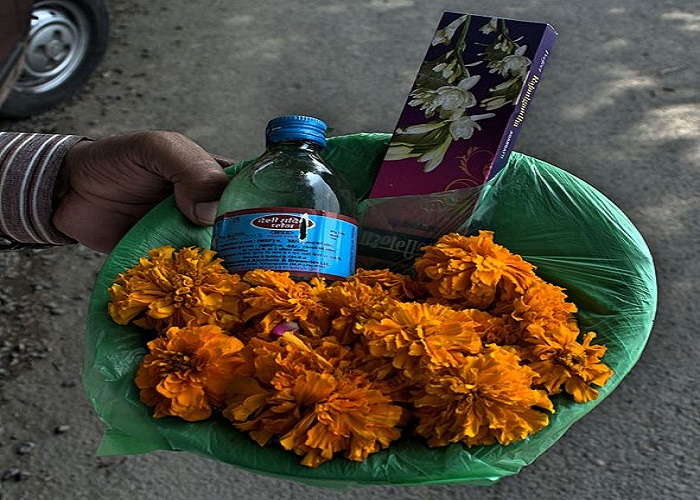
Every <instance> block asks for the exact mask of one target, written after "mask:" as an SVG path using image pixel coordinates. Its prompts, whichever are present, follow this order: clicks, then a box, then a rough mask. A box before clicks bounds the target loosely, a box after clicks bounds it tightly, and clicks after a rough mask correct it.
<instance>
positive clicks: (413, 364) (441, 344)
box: [361, 302, 482, 379]
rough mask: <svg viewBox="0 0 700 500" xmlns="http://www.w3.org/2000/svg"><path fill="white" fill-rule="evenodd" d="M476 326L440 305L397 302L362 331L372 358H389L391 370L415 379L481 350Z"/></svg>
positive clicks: (462, 315)
mask: <svg viewBox="0 0 700 500" xmlns="http://www.w3.org/2000/svg"><path fill="white" fill-rule="evenodd" d="M478 329H479V323H478V322H477V321H474V320H473V319H472V318H471V317H470V316H469V314H467V313H465V312H463V311H455V310H454V309H451V308H449V307H446V306H443V305H440V304H423V303H417V302H413V303H411V302H408V303H406V302H399V303H396V305H395V306H394V307H393V308H392V309H390V310H388V311H387V312H386V314H385V317H384V318H382V319H381V320H377V319H370V320H369V321H368V322H367V323H366V324H364V325H363V326H362V327H361V332H362V335H363V336H364V337H365V341H366V343H367V346H368V347H369V351H370V353H371V354H373V355H374V356H383V357H390V358H392V363H393V365H394V367H396V368H398V369H400V370H402V371H403V373H404V374H405V375H406V376H407V377H408V378H409V379H414V378H418V377H421V376H425V375H426V374H427V372H426V369H430V368H434V367H443V366H452V365H455V364H457V361H456V358H455V354H456V353H462V354H464V353H467V354H473V353H477V352H479V350H480V349H481V347H482V345H481V339H480V337H479V332H478Z"/></svg>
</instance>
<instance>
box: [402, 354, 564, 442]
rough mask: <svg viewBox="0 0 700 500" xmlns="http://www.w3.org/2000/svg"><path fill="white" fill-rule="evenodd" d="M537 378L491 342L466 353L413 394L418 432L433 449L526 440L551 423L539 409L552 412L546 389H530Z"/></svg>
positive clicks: (513, 356) (514, 355)
mask: <svg viewBox="0 0 700 500" xmlns="http://www.w3.org/2000/svg"><path fill="white" fill-rule="evenodd" d="M536 377H537V373H536V372H535V371H534V370H532V369H530V368H529V367H527V366H522V365H521V364H520V358H519V356H518V355H517V354H516V353H515V352H514V351H513V350H512V349H510V348H508V347H499V346H491V347H489V348H488V349H487V350H486V351H484V352H483V353H482V354H479V355H477V356H467V357H465V358H464V360H463V363H462V364H461V365H459V366H456V367H451V368H448V369H446V370H444V371H443V372H442V373H440V376H435V377H432V378H431V379H430V380H428V381H427V383H426V384H425V386H424V387H423V388H422V390H421V391H419V392H418V393H417V394H416V398H415V400H414V407H415V411H414V414H415V415H416V416H417V418H418V425H417V427H416V433H417V434H418V435H420V436H422V437H424V438H426V439H427V441H428V445H429V446H432V447H438V446H446V445H448V444H450V443H459V442H461V443H464V444H465V445H467V446H472V445H483V444H493V443H494V442H496V441H498V442H499V443H501V444H509V443H512V442H515V441H519V440H522V439H525V438H526V437H527V436H529V435H531V434H534V433H535V432H537V431H539V430H540V429H542V428H543V427H544V426H546V425H547V424H548V423H549V417H548V416H547V414H546V413H544V412H542V411H540V410H539V409H538V408H541V409H544V410H549V411H552V412H553V411H554V408H553V406H552V402H551V401H550V400H549V398H548V397H547V393H546V392H545V391H541V390H535V389H533V388H532V384H533V381H534V379H535V378H536Z"/></svg>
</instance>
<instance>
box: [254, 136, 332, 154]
mask: <svg viewBox="0 0 700 500" xmlns="http://www.w3.org/2000/svg"><path fill="white" fill-rule="evenodd" d="M267 149H268V151H272V150H283V149H297V150H299V149H300V150H303V151H308V152H310V153H312V152H313V153H318V152H319V151H321V150H322V149H323V147H322V146H321V145H320V144H319V143H317V142H315V141H308V140H303V139H293V140H285V141H276V142H268V144H267Z"/></svg>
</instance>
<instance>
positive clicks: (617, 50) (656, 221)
mask: <svg viewBox="0 0 700 500" xmlns="http://www.w3.org/2000/svg"><path fill="white" fill-rule="evenodd" d="M509 4H510V5H504V3H500V2H499V3H495V2H492V3H486V4H485V3H483V2H475V1H461V2H448V1H432V2H419V1H412V0H368V1H356V2H341V1H335V0H326V1H305V0H301V1H281V0H267V1H265V2H260V1H256V2H253V1H248V0H244V1H236V2H233V1H223V0H208V1H204V0H152V1H150V2H138V1H136V0H112V2H111V10H112V17H113V32H112V39H111V46H110V49H109V52H108V54H107V56H106V58H105V60H104V63H103V65H102V67H101V69H100V71H99V72H98V73H97V74H96V75H95V76H94V78H93V79H92V81H91V82H90V84H89V85H88V86H87V87H86V89H85V90H84V92H82V93H81V94H80V95H79V96H77V97H76V98H74V99H72V100H71V101H70V102H68V103H66V104H65V105H63V106H61V107H60V108H58V109H56V110H54V111H51V112H49V113H46V114H44V115H41V116H36V117H34V118H32V119H30V120H25V121H20V122H12V123H10V122H0V129H10V130H19V131H29V130H31V131H41V132H59V133H76V134H84V135H88V136H91V137H102V136H105V135H110V134H115V133H121V132H126V131H130V130H138V129H164V130H177V131H180V132H183V133H184V134H186V135H188V136H189V137H191V138H192V139H194V140H196V141H197V142H198V143H199V144H201V145H202V146H203V147H205V148H206V149H208V150H209V151H211V152H213V153H218V154H222V155H226V156H229V157H233V158H241V159H242V158H248V157H252V156H255V155H257V154H258V153H259V152H260V150H261V149H262V146H263V136H262V131H263V129H264V125H265V123H266V122H267V120H268V119H269V118H270V117H273V116H277V115H281V114H285V113H290V112H294V113H309V114H312V115H316V116H322V117H324V118H325V119H326V120H327V121H328V122H329V124H330V125H331V126H332V127H333V128H334V133H336V134H346V133H354V132H364V131H368V132H373V131H378V132H389V131H391V130H392V129H393V127H394V124H395V123H396V120H397V118H398V115H399V112H400V111H401V108H402V106H403V104H404V101H405V98H406V95H407V93H408V91H409V89H410V86H411V84H412V82H413V79H414V77H415V74H416V71H417V70H418V67H419V64H420V62H421V59H422V57H423V55H424V53H425V50H426V48H427V44H428V42H429V41H430V39H431V37H432V33H433V30H434V28H435V26H436V23H437V21H438V19H439V17H440V15H441V12H442V11H443V10H445V9H449V10H457V11H461V12H467V13H474V14H483V15H493V16H502V17H511V18H518V19H528V20H534V21H546V22H549V23H550V24H552V25H553V26H554V27H555V28H556V29H557V30H558V31H559V34H560V36H559V39H558V41H557V43H556V45H555V48H554V50H553V52H552V55H551V57H550V60H549V62H548V66H547V68H546V69H545V73H544V78H543V80H542V83H541V85H540V87H539V90H538V92H537V95H536V96H535V99H534V101H533V103H532V106H531V108H530V111H529V114H528V117H527V119H526V122H525V125H524V128H523V130H522V133H521V135H520V137H519V139H518V143H517V145H516V150H518V151H520V152H523V153H526V154H529V155H532V156H536V157H539V158H542V159H544V160H546V161H548V162H550V163H552V164H554V165H557V166H559V167H561V168H563V169H565V170H567V171H568V172H570V173H572V174H574V175H576V176H578V177H580V178H582V179H583V180H585V181H586V182H588V183H589V184H591V185H593V186H595V187H596V188H598V189H599V190H600V191H602V192H603V193H605V194H606V196H607V197H608V198H610V199H611V200H612V201H614V202H615V203H616V204H617V205H618V206H619V207H620V208H621V209H622V210H623V211H624V212H625V213H626V214H627V215H628V216H629V217H630V219H631V220H632V221H633V222H634V224H635V225H636V227H637V228H638V229H639V230H640V232H641V233H642V235H643V236H644V237H645V239H646V241H647V243H648V245H649V247H650V249H651V251H652V254H653V255H654V259H655V262H656V269H657V277H658V283H659V308H658V313H657V318H656V323H655V327H654V329H653V332H652V335H651V338H650V340H649V342H648V344H647V347H646V349H645V351H644V353H643V355H642V357H641V359H640V361H639V362H638V364H637V365H636V367H635V368H634V369H633V370H632V371H631V373H630V374H629V375H628V376H627V377H626V378H625V380H623V382H622V383H621V384H620V386H619V387H618V388H617V389H616V390H615V391H614V392H613V393H612V394H611V395H610V396H609V397H608V398H607V399H606V400H605V401H603V403H602V404H601V405H600V406H599V407H597V408H596V409H595V410H594V411H592V412H591V413H590V414H588V415H587V416H586V417H585V418H584V419H582V420H581V421H579V422H578V423H577V424H576V425H574V426H573V427H572V429H571V430H570V431H569V432H568V433H567V434H566V435H565V436H564V437H563V438H562V439H561V440H560V441H559V442H558V443H557V444H556V445H555V446H553V447H552V448H551V449H550V450H549V451H547V452H546V453H545V454H544V455H543V456H541V457H540V458H539V459H538V460H537V461H536V462H535V463H534V464H532V465H530V466H528V467H526V468H525V469H523V470H522V471H521V472H520V473H519V474H517V475H515V476H511V477H508V478H505V479H503V480H502V481H500V482H499V483H497V484H495V485H493V486H490V487H470V486H464V485H441V486H416V487H411V488H401V487H394V486H391V487H390V486H385V487H369V488H361V489H347V490H325V489H320V488H315V487H308V486H304V485H301V484H297V483H293V482H288V481H283V480H277V479H272V478H268V477H262V476H258V475H255V474H251V473H248V472H244V471H241V470H238V469H236V468H233V467H231V466H228V465H224V464H221V463H216V462H213V461H209V460H206V459H202V458H199V457H197V456H194V455H191V454H187V453H172V452H157V453H149V454H145V455H139V456H129V457H97V456H96V449H97V446H98V444H99V442H100V438H101V432H102V427H101V423H100V422H99V420H98V418H97V417H96V416H95V413H94V411H93V410H92V408H91V406H90V405H89V403H88V401H87V398H86V397H85V396H84V394H83V392H82V389H81V386H80V370H81V364H82V347H83V340H82V339H83V332H84V321H85V310H86V308H87V300H88V297H89V294H90V291H91V289H92V288H91V287H92V284H93V283H94V279H95V274H96V272H97V271H98V269H99V267H100V265H101V263H102V261H103V257H102V256H100V255H99V254H96V253H94V252H92V251H89V250H87V249H85V248H81V247H67V248H57V249H49V250H43V251H33V252H5V253H3V254H0V280H1V281H0V286H1V287H2V288H1V289H0V291H1V292H2V295H0V299H1V300H0V317H2V320H1V321H0V369H2V371H0V499H2V500H25V499H26V500H39V499H51V500H64V499H65V500H73V499H88V498H90V499H111V500H120V499H129V500H133V499H139V500H140V499H144V500H151V499H162V498H169V499H172V500H198V499H244V498H251V499H257V498H276V499H279V500H283V499H296V498H300V499H301V498H304V499H309V500H312V499H321V498H323V499H361V498H368V497H371V498H374V499H376V500H380V499H410V500H418V499H421V500H423V499H435V500H438V499H471V498H479V499H482V500H488V499H511V498H512V499H526V500H528V499H538V500H542V499H555V498H557V499H561V498H567V499H568V498H571V499H633V498H634V499H636V498H640V499H660V500H661V499H663V500H666V499H693V498H699V497H700V487H698V482H699V481H700V460H699V458H700V456H699V454H698V449H699V446H698V445H700V439H699V438H700V430H699V427H698V420H699V418H698V415H699V411H698V410H699V409H698V403H697V396H698V392H697V384H696V380H697V378H698V365H699V364H700V354H699V351H700V348H699V347H698V346H699V345H700V344H699V343H698V342H697V332H698V327H697V325H698V324H700V317H699V316H700V315H699V313H698V311H699V310H700V309H698V308H697V307H696V304H695V302H696V301H697V299H698V282H700V276H699V273H698V270H699V268H698V263H697V262H695V258H697V257H696V255H697V250H698V249H699V248H700V246H699V245H698V243H699V242H698V239H699V238H698V234H699V232H698V220H699V219H700V218H699V217H698V215H699V214H698V209H699V207H700V198H698V196H697V193H698V192H699V191H700V189H699V188H700V186H699V182H698V173H700V120H699V119H698V116H700V87H699V85H698V81H700V72H699V70H698V68H700V51H698V36H699V35H700V6H699V5H698V3H697V0H681V1H673V0H636V1H633V0H622V1H617V2H609V1H602V0H590V1H587V2H572V1H553V0H552V1H547V0H542V1H534V0H532V1H527V0H525V1H520V2H509Z"/></svg>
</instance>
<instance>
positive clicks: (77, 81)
mask: <svg viewBox="0 0 700 500" xmlns="http://www.w3.org/2000/svg"><path fill="white" fill-rule="evenodd" d="M32 23H33V29H32V32H33V33H37V35H36V36H34V37H32V38H31V39H30V41H29V42H28V48H27V54H26V59H25V63H24V68H25V69H24V71H23V73H22V75H21V76H20V78H19V79H18V80H17V82H15V84H14V85H13V88H12V91H11V92H10V94H9V96H8V97H7V100H6V101H5V103H4V104H3V105H2V108H0V117H4V118H10V119H19V118H26V117H28V116H31V115H35V114H38V113H42V112H44V111H47V110H49V109H51V108H53V107H54V106H56V105H58V104H60V103H61V102H63V101H66V100H67V99H69V98H70V97H71V96H73V95H74V94H75V93H76V92H78V91H79V90H80V89H81V88H82V87H83V85H84V84H85V83H86V82H87V81H88V79H89V78H90V76H91V75H92V74H93V73H94V72H95V70H96V69H97V67H98V65H99V64H100V62H101V61H102V57H103V56H104V54H105V51H106V50H107V44H108V41H109V11H108V8H107V0H37V1H36V2H35V3H34V6H33V7H32ZM52 23H54V24H55V25H56V26H59V27H60V29H61V30H64V31H65V33H66V35H65V38H67V39H70V40H72V41H73V42H74V43H72V44H68V43H67V42H65V41H60V40H59V42H57V43H58V46H59V47H60V48H58V49H56V50H59V51H60V50H63V51H64V53H66V52H67V53H68V54H69V56H66V57H65V59H63V60H62V61H61V63H60V64H57V66H56V68H53V69H51V71H57V73H56V75H54V76H51V75H49V73H50V72H51V71H49V69H48V65H50V64H52V62H51V61H49V60H48V58H47V59H46V61H47V62H46V66H47V69H46V71H45V72H42V71H32V70H33V69H36V68H40V69H41V70H43V69H45V68H44V67H43V66H42V67H40V66H39V65H35V66H32V62H34V61H39V62H41V59H40V58H39V59H30V58H32V56H33V54H34V53H36V54H40V52H39V51H38V49H36V52H32V48H35V47H37V46H38V45H39V41H38V40H41V41H42V42H43V40H45V39H46V37H45V36H44V35H43V34H42V35H41V36H40V35H39V34H38V33H40V31H39V30H38V27H42V29H43V27H46V31H48V27H49V26H51V27H53V26H52ZM35 28H36V29H35ZM53 31H55V32H56V33H60V31H59V30H53ZM58 36H60V35H58ZM32 40H35V41H37V42H36V43H35V44H33V43H32ZM51 42H53V40H51ZM51 42H50V43H51ZM45 47H46V45H44V46H43V47H42V49H43V48H45ZM66 47H71V48H70V49H66ZM73 49H75V50H73ZM44 53H46V52H44ZM37 57H38V56H37ZM64 63H65V64H64ZM62 65H63V66H64V67H65V69H64V70H63V71H58V69H60V67H61V66H62Z"/></svg>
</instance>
